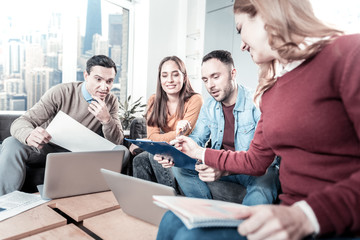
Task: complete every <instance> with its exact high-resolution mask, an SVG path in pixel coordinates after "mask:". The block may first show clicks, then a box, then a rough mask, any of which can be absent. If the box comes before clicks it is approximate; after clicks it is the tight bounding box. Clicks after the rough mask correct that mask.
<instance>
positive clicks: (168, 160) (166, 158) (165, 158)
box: [154, 154, 175, 168]
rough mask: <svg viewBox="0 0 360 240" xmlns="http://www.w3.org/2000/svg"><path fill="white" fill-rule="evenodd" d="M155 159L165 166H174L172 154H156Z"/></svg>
mask: <svg viewBox="0 0 360 240" xmlns="http://www.w3.org/2000/svg"><path fill="white" fill-rule="evenodd" d="M154 160H155V161H157V162H158V163H160V164H161V166H162V167H163V168H171V167H172V166H174V165H175V164H174V160H173V159H172V158H171V157H170V156H166V155H161V154H155V155H154Z"/></svg>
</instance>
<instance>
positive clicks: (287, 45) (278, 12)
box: [234, 0, 342, 101]
mask: <svg viewBox="0 0 360 240" xmlns="http://www.w3.org/2000/svg"><path fill="white" fill-rule="evenodd" d="M237 13H246V14H249V16H250V17H255V16H256V15H257V14H260V16H261V17H262V19H263V21H264V22H265V30H266V31H267V33H268V37H269V45H270V46H271V48H272V49H274V50H276V51H277V52H278V54H279V56H280V57H281V58H283V59H286V60H288V61H289V62H291V61H293V60H301V59H308V58H311V57H313V56H314V55H315V54H317V53H318V52H319V51H321V50H322V49H323V48H324V47H325V46H326V45H327V44H329V42H330V41H332V40H333V39H334V38H336V37H337V36H339V35H341V34H342V31H340V30H338V29H335V28H333V27H330V26H327V25H326V24H324V23H323V22H322V21H320V20H319V19H318V18H316V16H315V14H314V12H313V9H312V6H311V4H310V2H309V1H308V0H235V3H234V14H237ZM299 36H300V37H304V38H305V37H311V38H320V39H321V40H319V41H317V42H316V43H314V44H311V45H309V46H306V47H305V49H300V48H299V47H298V44H299V43H297V42H296V40H295V38H296V37H299ZM325 37H329V38H325ZM324 38H325V39H324ZM276 64H278V62H277V60H273V61H271V62H268V63H264V64H260V65H259V67H260V73H259V84H258V86H257V89H256V93H255V96H254V100H255V101H256V100H257V99H258V98H260V97H261V95H262V94H263V93H264V92H265V91H266V90H267V89H269V88H271V87H272V86H273V85H274V84H275V82H276V80H277V79H276V78H275V65H276Z"/></svg>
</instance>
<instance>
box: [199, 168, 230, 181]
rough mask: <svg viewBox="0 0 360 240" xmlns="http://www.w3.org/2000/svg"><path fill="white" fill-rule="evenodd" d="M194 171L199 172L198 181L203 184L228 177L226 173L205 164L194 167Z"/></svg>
mask: <svg viewBox="0 0 360 240" xmlns="http://www.w3.org/2000/svg"><path fill="white" fill-rule="evenodd" d="M195 170H196V171H198V172H199V178H200V180H202V181H204V182H213V181H216V180H218V179H219V178H221V177H222V176H225V175H228V172H226V171H221V170H218V169H215V168H212V167H209V166H207V165H205V164H197V165H195Z"/></svg>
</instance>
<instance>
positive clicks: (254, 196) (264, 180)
mask: <svg viewBox="0 0 360 240" xmlns="http://www.w3.org/2000/svg"><path fill="white" fill-rule="evenodd" d="M172 170H173V173H174V176H175V178H176V180H177V182H178V184H179V186H180V188H181V190H182V191H183V193H184V194H185V195H186V196H187V197H196V198H207V199H212V195H211V192H210V189H209V187H208V186H207V184H206V182H203V181H202V180H200V178H199V176H198V172H197V171H195V170H189V169H184V168H177V167H173V168H172ZM220 180H222V181H228V182H234V183H238V184H241V185H243V186H244V187H245V188H246V192H247V193H246V195H245V197H244V199H243V202H242V203H243V204H244V205H247V206H253V205H259V204H271V203H273V202H274V201H275V200H276V198H277V196H278V191H279V189H280V182H279V171H278V168H277V167H276V165H275V164H273V165H271V166H270V167H269V168H268V171H267V172H266V174H265V175H263V176H260V177H255V176H249V175H243V174H239V175H229V176H224V177H221V178H220Z"/></svg>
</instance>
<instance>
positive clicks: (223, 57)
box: [201, 50, 234, 68]
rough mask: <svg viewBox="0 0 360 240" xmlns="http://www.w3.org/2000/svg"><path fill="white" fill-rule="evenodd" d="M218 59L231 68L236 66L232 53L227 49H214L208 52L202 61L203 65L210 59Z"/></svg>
mask: <svg viewBox="0 0 360 240" xmlns="http://www.w3.org/2000/svg"><path fill="white" fill-rule="evenodd" d="M213 58H215V59H217V60H219V61H220V62H222V63H224V64H226V65H228V66H229V67H230V68H233V67H234V60H233V58H232V56H231V53H230V52H228V51H226V50H214V51H212V52H210V53H208V54H206V55H205V56H204V57H203V59H202V63H201V65H202V64H203V63H204V62H206V61H208V60H210V59H213Z"/></svg>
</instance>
